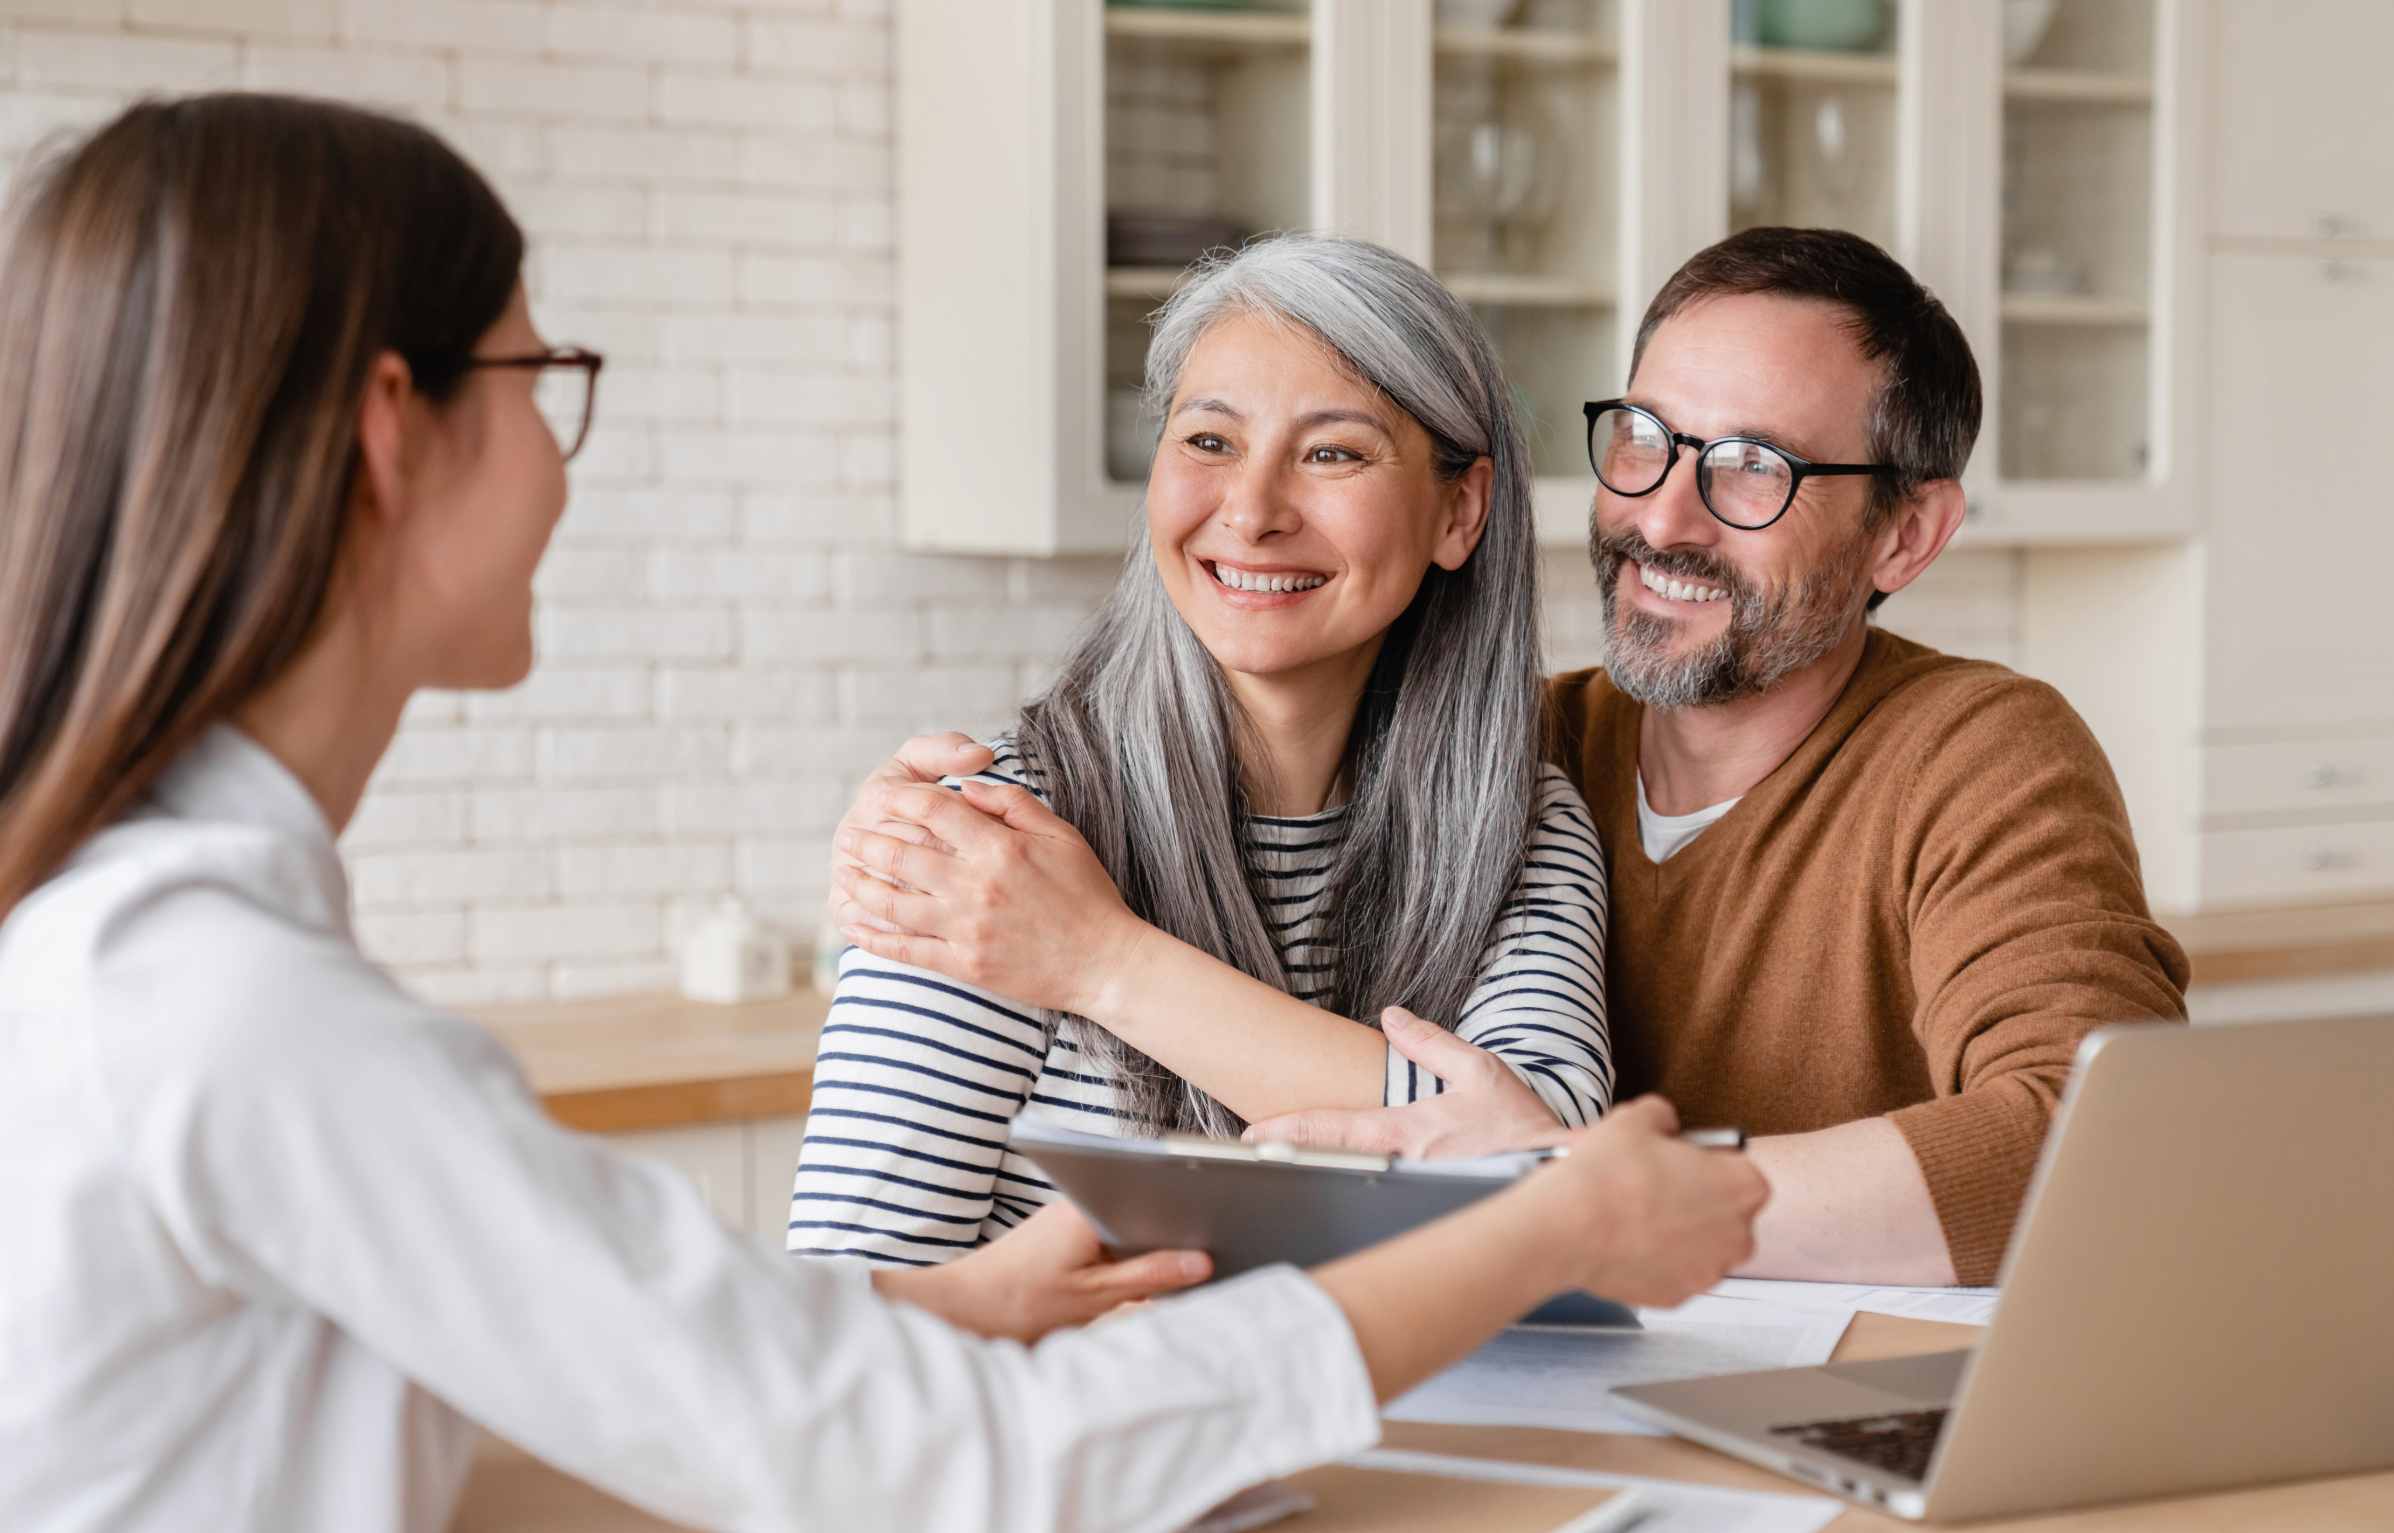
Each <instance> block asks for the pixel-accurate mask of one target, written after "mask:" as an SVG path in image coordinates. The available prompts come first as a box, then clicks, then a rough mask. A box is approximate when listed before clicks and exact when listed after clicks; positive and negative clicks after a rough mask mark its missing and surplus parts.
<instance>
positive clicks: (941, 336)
mask: <svg viewBox="0 0 2394 1533" xmlns="http://www.w3.org/2000/svg"><path fill="white" fill-rule="evenodd" d="M2003 11H2004V7H2003V0H1890V3H1889V4H1888V6H1887V8H1886V13H1885V22H1884V25H1883V26H1880V27H1877V28H1875V29H1872V30H1871V31H1870V32H1869V34H1868V35H1855V36H1850V37H1848V38H1846V39H1843V40H1842V41H1843V44H1844V45H1843V46H1841V47H1837V48H1831V47H1825V46H1817V45H1815V46H1806V45H1804V44H1805V43H1807V42H1809V43H1812V44H1818V43H1820V42H1821V41H1822V39H1819V38H1809V39H1807V38H1795V39H1792V40H1791V39H1788V38H1773V37H1754V38H1740V37H1738V36H1736V35H1735V33H1734V31H1733V24H1732V12H1733V5H1732V0H1521V4H1520V6H1519V8H1518V10H1517V11H1516V12H1515V13H1514V15H1513V16H1512V18H1511V19H1510V20H1509V21H1508V22H1507V23H1506V24H1505V25H1502V26H1499V27H1467V26H1460V25H1447V24H1442V22H1441V18H1440V17H1439V16H1438V14H1437V10H1436V8H1435V6H1434V4H1433V0H1310V3H1307V0H1278V3H1273V0H1259V3H1254V4H1247V5H1240V4H1236V3H1228V4H1224V5H1222V6H1218V7H1207V8H1196V7H1187V8H1184V7H1181V6H1177V5H1175V6H1161V5H1130V4H1117V5H1111V6H1109V5H1105V4H1101V3H1099V0H1039V3H1021V4H1016V3H1006V4H990V3H988V0H909V3H908V4H906V5H903V6H901V7H899V8H898V11H897V29H898V32H897V37H898V68H897V76H898V97H899V100H898V122H899V132H898V140H899V204H900V208H899V241H898V246H899V267H900V271H899V287H900V293H899V301H900V306H901V309H902V311H903V312H904V313H905V314H906V316H907V324H906V325H905V326H904V327H903V335H902V338H901V347H900V349H901V356H900V369H901V394H902V406H901V410H900V422H901V443H900V456H901V468H900V509H901V526H902V532H903V536H904V538H905V540H906V541H907V543H908V544H909V545H910V546H913V547H918V548H924V549H939V550H947V551H954V552H978V553H1018V554H1033V555H1044V554H1058V553H1074V552H1081V553H1086V552H1113V551H1118V550H1120V549H1121V548H1122V547H1123V546H1124V545H1125V543H1126V541H1127V539H1128V538H1129V536H1130V534H1131V531H1132V528H1133V525H1134V520H1135V518H1136V516H1137V514H1138V502H1139V494H1140V490H1141V487H1142V484H1143V480H1144V474H1143V463H1144V459H1145V456H1146V454H1147V452H1148V451H1149V450H1151V448H1152V443H1153V433H1154V426H1153V423H1152V422H1149V421H1144V420H1142V419H1141V418H1140V417H1139V415H1138V413H1137V406H1136V400H1135V396H1134V393H1133V391H1134V390H1135V387H1136V384H1137V381H1138V376H1139V368H1140V362H1141V358H1142V356H1143V353H1144V348H1145V342H1146V328H1145V322H1146V318H1147V316H1148V315H1149V314H1150V313H1151V312H1152V311H1153V309H1154V308H1155V306H1156V305H1157V304H1158V303H1159V302H1160V301H1162V300H1163V299H1164V298H1165V297H1167V296H1168V295H1169V294H1170V292H1171V291H1172V288H1173V286H1174V284H1175V283H1176V282H1177V280H1178V279H1179V275H1180V271H1181V268H1182V266H1183V264H1184V259H1185V256H1186V254H1187V253H1188V252H1187V250H1185V249H1183V250H1180V251H1178V252H1176V253H1172V256H1171V258H1170V259H1165V258H1161V257H1159V256H1158V255H1157V254H1156V253H1155V252H1154V251H1153V250H1152V249H1151V250H1150V251H1149V252H1147V253H1144V254H1134V255H1129V256H1126V255H1125V253H1124V251H1123V249H1122V248H1121V244H1122V241H1121V238H1120V235H1121V233H1122V231H1121V229H1120V228H1116V229H1115V230H1114V236H1115V238H1114V239H1113V240H1112V242H1111V243H1112V244H1113V246H1114V247H1115V248H1114V249H1113V252H1112V256H1111V258H1110V257H1109V243H1110V241H1109V214H1110V213H1111V214H1114V215H1123V214H1134V213H1135V214H1140V215H1143V216H1145V217H1146V218H1147V219H1148V221H1149V222H1151V223H1152V222H1153V221H1155V220H1157V219H1161V220H1163V221H1165V222H1166V223H1170V222H1172V221H1174V220H1188V219H1191V218H1194V217H1199V216H1202V215H1208V214H1210V215H1213V216H1215V217H1216V218H1218V219H1219V220H1220V221H1221V223H1220V228H1221V229H1222V230H1223V231H1226V232H1225V235H1224V237H1236V234H1238V233H1245V232H1261V231H1265V230H1270V229H1284V228H1310V229H1320V230H1327V231H1332V232H1336V233H1342V234H1351V235H1358V236H1362V237H1366V238H1371V239H1376V240H1380V241H1382V242H1384V243H1386V244H1389V245H1390V246H1392V247H1393V248H1395V249H1398V250H1400V251H1403V252H1404V253H1406V254H1408V255H1411V256H1413V257H1415V258H1416V259H1418V260H1421V261H1423V262H1424V263H1426V264H1428V265H1429V266H1431V267H1432V269H1434V270H1435V271H1437V272H1438V273H1439V275H1440V276H1441V277H1442V278H1444V279H1445V280H1446V281H1447V282H1448V283H1449V285H1450V286H1452V287H1453V288H1454V290H1455V291H1456V292H1457V293H1458V294H1459V295H1461V296H1462V297H1463V298H1464V299H1465V300H1466V301H1468V302H1469V303H1471V304H1472V305H1473V307H1474V309H1475V310H1476V311H1477V312H1478V313H1479V314H1480V315H1481V317H1482V319H1483V321H1484V322H1485V323H1486V324H1487V326H1488V328H1489V331H1490V333H1491V334H1492V336H1493V337H1494V338H1495V340H1496V342H1497V345H1498V348H1499V350H1500V352H1501V353H1502V354H1503V356H1504V358H1505V362H1506V366H1507V369H1508V372H1509V373H1510V375H1511V377H1512V379H1513V381H1514V383H1515V386H1516V390H1517V392H1518V394H1519V396H1520V399H1521V402H1522V404H1523V406H1524V408H1525V412H1526V415H1527V425H1528V428H1529V435H1530V438H1531V443H1532V452H1533V458H1534V462H1533V468H1534V477H1535V480H1536V509H1537V519H1538V526H1539V532H1540V536H1541V538H1542V539H1543V540H1545V541H1549V542H1554V543H1577V542H1579V541H1581V540H1582V539H1584V537H1585V535H1586V520H1587V510H1588V503H1589V498H1590V493H1591V490H1592V485H1593V481H1592V479H1591V477H1590V475H1589V472H1588V467H1587V463H1586V460H1585V438H1584V427H1583V425H1582V423H1581V416H1580V411H1579V406H1580V403H1581V402H1582V401H1583V400H1586V399H1590V398H1601V397H1603V396H1605V395H1607V394H1610V393H1614V392H1617V391H1618V390H1619V389H1620V388H1621V387H1622V385H1623V384H1624V382H1625V380H1626V374H1627V368H1628V359H1629V352H1630V348H1631V343H1632V340H1633V338H1634V332H1635V327H1636V321H1637V318H1638V316H1639V314H1640V312H1641V311H1642V309H1643V307H1644V305H1645V302H1646V300H1647V299H1648V298H1649V297H1650V296H1651V295H1652V293H1653V292H1654V291H1655V289H1656V288H1657V287H1659V285H1660V284H1661V283H1662V281H1663V280H1664V279H1665V278H1666V277H1668V276H1669V274H1670V273H1671V271H1672V270H1673V269H1674V268H1675V267H1676V266H1677V265H1678V264H1679V262H1681V261H1682V260H1684V259H1685V258H1686V257H1687V256H1688V255H1689V254H1691V253H1692V252H1694V251H1695V250H1697V249H1698V248H1700V247H1702V246H1703V245H1705V244H1708V243H1710V242H1711V241H1713V240H1715V239H1718V238H1720V237H1721V236H1722V235H1723V234H1725V233H1727V232H1728V231H1729V230H1730V229H1731V228H1733V227H1743V226H1746V225H1750V224H1754V223H1760V222H1773V221H1787V222H1805V223H1823V224H1833V225H1839V226H1844V227H1851V228H1854V229H1857V230H1859V231H1860V232H1863V233H1865V234H1867V235H1869V236H1871V237H1873V238H1875V239H1878V240H1880V241H1881V242H1882V243H1884V244H1886V245H1887V246H1888V247H1889V248H1890V249H1891V250H1892V251H1893V252H1894V253H1895V254H1896V255H1897V256H1898V257H1899V258H1900V259H1902V260H1904V261H1906V262H1907V263H1909V264H1910V265H1911V266H1912V267H1913V268H1914V269H1915V270H1916V271H1918V272H1919V273H1921V275H1922V276H1923V277H1924V278H1925V279H1926V280H1927V281H1928V282H1929V283H1930V285H1931V286H1933V287H1934V288H1936V289H1937V291H1938V292H1939V293H1940V294H1941V295H1943V296H1944V298H1945V300H1946V302H1947V304H1948V306H1949V307H1950V308H1952V310H1953V311H1954V313H1955V315H1956V317H1957V318H1958V319H1959V320H1960V321H1961V323H1962V325H1963V327H1964V329H1965V330H1966V331H1967V332H1968V333H1969V334H1970V335H1971V337H1972V339H1973V341H1974V343H1975V345H1976V347H1977V350H1978V352H1979V356H1980V360H1981V366H1982V369H1983V371H1984V372H1985V374H1986V377H1987V383H1988V395H1989V411H1988V419H1987V428H1986V430H1985V432H1984V434H1983V435H1982V437H1981V444H1980V447H1979V451H1978V454H1977V459H1976V463H1975V465H1974V470H1973V473H1972V475H1971V479H1970V488H1971V491H1972V507H1973V515H1972V521H1971V524H1970V526H1969V528H1968V529H1967V531H1966V533H1965V536H1966V538H1968V539H1969V540H1971V541H1975V542H1981V543H1996V544H2018V545H2071V544H2088V543H2100V544H2120V543H2132V542H2150V541H2156V540H2169V539H2179V538H2183V537H2185V536H2186V535H2187V534H2188V533H2189V531H2190V530H2191V529H2192V528H2193V526H2194V515H2193V511H2192V509H2191V508H2192V502H2193V497H2192V495H2191V493H2190V492H2189V490H2188V487H2187V481H2188V473H2187V470H2186V469H2185V467H2184V465H2185V463H2186V461H2187V458H2188V453H2187V452H2186V451H2185V449H2186V448H2187V446H2188V445H2189V443H2188V441H2187V439H2186V424H2185V423H2186V419H2187V413H2188V412H2187V404H2188V399H2189V395H2190V386H2189V385H2190V380H2191V378H2192V376H2193V373H2192V368H2193V366H2194V359H2195V358H2196V356H2197V355H2198V348H2197V346H2196V340H2197V337H2196V336H2195V334H2194V333H2193V332H2194V327H2195V325H2197V324H2198V323H2199V321H2200V317H2201V316H2200V308H2199V305H2195V304H2193V303H2192V302H2191V298H2190V294H2191V284H2190V283H2188V282H2187V281H2185V280H2184V274H2185V273H2186V272H2187V271H2189V270H2190V269H2191V268H2192V265H2193V262H2192V259H2191V258H2192V254H2193V251H2194V249H2195V246H2194V244H2193V241H2194V240H2195V238H2196V237H2197V235H2198V233H2199V224H2197V223H2196V222H2195V220H2194V213H2193V207H2194V198H2193V197H2192V195H2191V190H2190V188H2189V187H2188V186H2187V184H2186V181H2187V175H2188V166H2189V165H2190V163H2191V162H2192V161H2193V160H2194V158H2195V156H2194V155H2193V154H2191V153H2190V152H2189V150H2188V145H2189V144H2190V143H2192V142H2193V139H2192V137H2191V126H2190V125H2191V124H2193V123H2194V122H2196V121H2197V120H2199V114H2200V100H2199V97H2200V93H2201V90H2202V88H2203V85H2204V82H2205V79H2206V76H2205V73H2204V57H2205V55H2204V48H2203V43H2204V32H2203V28H2202V27H2201V26H2200V25H2198V22H2199V21H2200V20H2201V19H2202V18H2203V17H2204V15H2205V14H2206V13H2205V12H2204V10H2203V8H2202V0H2060V4H2059V6H2058V8H2057V12H2056V16H2055V19H2054V21H2053V24H2052V26H2051V28H2050V29H2049V31H2048V34H2047V36H2046V38H2045V39H2044V40H2043V42H2042V43H2041V44H2040V50H2039V52H2038V53H2036V54H2034V55H2032V56H2031V57H2030V58H2029V59H2028V60H2027V61H2025V62H2024V63H2023V64H2022V65H2021V66H2020V67H2019V68H2016V69H2011V70H2007V69H2006V68H2005V67H2004V66H2003V64H2002V62H2001V59H2002V54H2001V35H2002V26H2003V20H2002V18H2003ZM1449 19H1450V20H1451V19H1452V18H1451V17H1450V18H1449ZM2007 139H2009V140H2011V141H2013V142H2014V144H2015V146H2016V148H2015V152H2014V153H2012V154H2010V155H2008V156H2007V154H2006V152H2005V144H2006V142H2007ZM2007 172H2008V174H2009V189H2008V190H2007V180H2006V177H2007ZM2023 230H2025V231H2026V232H2025V233H2023ZM2023 240H2025V241H2026V243H2025V244H2023ZM1166 248H1167V249H1168V248H1169V247H1166ZM2023 251H2025V252H2026V253H2027V254H2028V255H2030V256H2031V257H2032V258H2033V259H2032V261H2031V263H2030V266H2029V268H2026V269H2027V270H2029V271H2030V276H2029V277H2023V276H2022V272H2023V270H2024V268H2023V267H2022V265H2021V263H2020V262H2019V260H2018V259H2017V257H2018V256H2019V255H2020V254H2021V253H2022V252H2023ZM2007 257H2009V258H2012V259H2009V260H2008V262H2007ZM2039 262H2042V263H2043V264H2042V265H2038V264H2037V263H2039ZM2039 272H2041V273H2042V275H2041V276H2040V275H2037V273H2039ZM2032 279H2033V280H2032ZM2007 281H2008V283H2009V285H2008V286H2007ZM2031 288H2033V290H2031Z"/></svg>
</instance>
